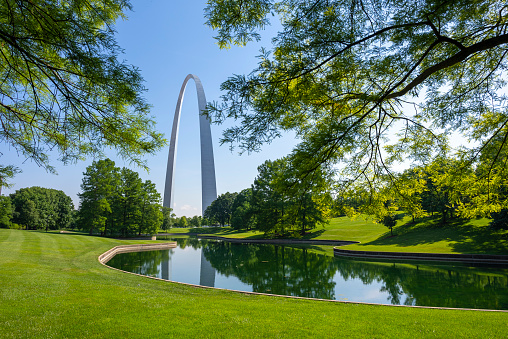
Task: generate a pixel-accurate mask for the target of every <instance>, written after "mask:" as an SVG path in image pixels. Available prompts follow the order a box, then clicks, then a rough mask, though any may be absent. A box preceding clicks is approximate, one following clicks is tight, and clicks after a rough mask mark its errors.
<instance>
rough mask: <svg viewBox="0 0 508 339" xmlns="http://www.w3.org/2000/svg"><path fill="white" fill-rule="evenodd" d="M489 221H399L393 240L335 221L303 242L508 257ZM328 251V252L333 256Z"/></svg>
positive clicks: (383, 232) (365, 226)
mask: <svg viewBox="0 0 508 339" xmlns="http://www.w3.org/2000/svg"><path fill="white" fill-rule="evenodd" d="M488 222H489V221H488V220H487V219H473V220H466V221H454V223H452V224H450V225H446V226H441V225H440V224H439V222H438V219H436V218H422V219H420V220H417V222H416V223H415V224H412V223H410V219H409V218H403V219H401V220H399V221H398V223H397V226H395V227H394V229H393V233H394V236H393V237H392V236H390V231H389V229H388V228H387V227H385V226H383V225H382V224H377V223H374V222H372V220H371V219H367V220H366V219H363V218H358V219H355V220H351V219H350V218H348V217H340V218H334V219H332V220H331V221H330V223H329V224H328V225H325V226H324V227H318V228H317V229H315V230H313V231H311V232H309V233H308V234H306V235H305V236H304V237H303V238H304V239H326V240H353V241H359V242H360V244H354V245H348V246H344V249H351V250H364V251H388V252H426V253H484V254H505V255H508V231H497V232H496V231H492V230H490V229H489V228H488V227H487V226H488ZM170 232H172V233H181V234H182V235H184V234H188V233H200V234H209V235H216V236H221V237H230V238H249V239H262V238H263V233H261V232H255V231H249V232H243V231H236V230H234V229H232V228H230V227H202V228H172V229H171V231H170ZM330 251H331V250H329V251H328V252H330Z"/></svg>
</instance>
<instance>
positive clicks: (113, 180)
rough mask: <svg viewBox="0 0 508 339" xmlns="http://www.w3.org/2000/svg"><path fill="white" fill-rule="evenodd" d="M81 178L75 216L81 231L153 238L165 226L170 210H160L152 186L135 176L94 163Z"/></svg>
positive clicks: (105, 162) (111, 165)
mask: <svg viewBox="0 0 508 339" xmlns="http://www.w3.org/2000/svg"><path fill="white" fill-rule="evenodd" d="M83 175H84V176H83V181H82V184H81V190H82V192H81V193H79V199H80V208H79V210H78V213H77V226H78V228H80V229H81V230H84V231H87V232H89V233H90V234H93V233H96V232H98V233H100V234H101V235H114V236H116V235H119V236H130V235H136V234H137V235H141V234H155V233H157V232H158V230H159V228H161V227H162V228H164V226H166V227H167V226H168V222H169V221H168V218H169V214H170V210H169V209H168V210H167V211H164V210H163V207H162V205H161V195H160V194H159V193H158V192H157V190H156V188H155V184H154V183H152V182H151V181H150V180H146V181H142V180H141V178H140V177H139V174H138V173H137V172H134V171H132V170H130V169H128V168H125V167H124V168H119V167H116V166H115V163H114V162H113V161H112V160H110V159H105V160H99V161H94V162H93V163H92V165H90V166H88V167H87V168H86V172H85V173H83ZM164 216H166V218H164ZM164 219H166V220H164ZM164 222H165V225H164Z"/></svg>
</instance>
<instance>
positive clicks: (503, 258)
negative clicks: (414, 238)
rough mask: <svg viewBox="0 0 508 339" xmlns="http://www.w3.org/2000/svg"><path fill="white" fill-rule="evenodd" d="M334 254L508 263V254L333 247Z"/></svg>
mask: <svg viewBox="0 0 508 339" xmlns="http://www.w3.org/2000/svg"><path fill="white" fill-rule="evenodd" d="M333 254H334V256H342V257H353V258H376V259H396V260H411V261H414V260H421V261H443V262H463V263H478V264H495V265H508V255H493V254H456V253H421V252H381V251H357V250H344V249H340V248H337V247H334V248H333Z"/></svg>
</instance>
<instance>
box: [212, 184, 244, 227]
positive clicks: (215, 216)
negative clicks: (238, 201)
mask: <svg viewBox="0 0 508 339" xmlns="http://www.w3.org/2000/svg"><path fill="white" fill-rule="evenodd" d="M237 194H238V193H229V192H226V193H224V194H221V195H219V196H218V197H217V199H215V200H214V201H213V202H212V203H211V205H210V206H208V207H207V208H206V210H205V217H206V218H208V219H211V220H216V221H217V222H218V223H219V224H220V225H221V226H225V225H226V224H229V223H230V220H231V213H232V212H233V202H234V201H235V198H236V195H237Z"/></svg>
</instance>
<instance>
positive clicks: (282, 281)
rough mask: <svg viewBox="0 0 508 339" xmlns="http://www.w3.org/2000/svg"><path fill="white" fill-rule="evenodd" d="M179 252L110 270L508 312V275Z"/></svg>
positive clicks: (193, 245) (257, 253) (283, 254)
mask: <svg viewBox="0 0 508 339" xmlns="http://www.w3.org/2000/svg"><path fill="white" fill-rule="evenodd" d="M177 241H178V248H177V249H170V250H169V251H168V250H165V251H153V252H138V253H125V254H120V255H117V256H115V257H114V258H113V259H112V260H111V261H110V262H109V263H108V265H110V266H113V267H118V268H121V269H124V270H126V271H131V272H135V273H139V274H144V275H149V276H156V277H161V278H163V279H167V280H175V281H180V282H186V283H192V284H200V285H205V286H215V287H220V288H229V289H237V290H246V291H255V292H263V293H272V294H282V295H293V296H302V297H311V298H321V299H344V300H353V301H364V302H376V303H386V304H402V305H421V306H440V307H461V308H489V309H508V276H507V272H508V271H507V269H506V268H501V269H500V268H494V269H493V268H488V267H475V268H473V267H468V266H463V265H453V266H444V265H436V264H432V265H428V264H423V265H422V264H418V265H416V264H401V263H393V262H392V263H386V262H367V261H359V260H352V259H342V258H334V257H331V256H327V255H321V254H317V253H315V252H313V251H311V250H310V249H309V247H307V248H297V247H292V246H283V245H278V246H277V245H264V244H237V243H229V242H213V241H201V242H200V241H199V240H197V239H192V238H186V239H178V240H177Z"/></svg>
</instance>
